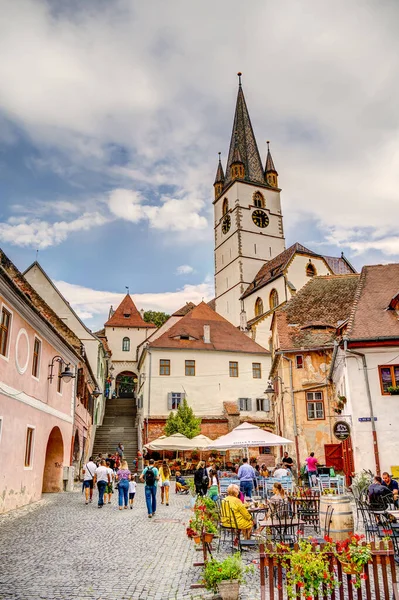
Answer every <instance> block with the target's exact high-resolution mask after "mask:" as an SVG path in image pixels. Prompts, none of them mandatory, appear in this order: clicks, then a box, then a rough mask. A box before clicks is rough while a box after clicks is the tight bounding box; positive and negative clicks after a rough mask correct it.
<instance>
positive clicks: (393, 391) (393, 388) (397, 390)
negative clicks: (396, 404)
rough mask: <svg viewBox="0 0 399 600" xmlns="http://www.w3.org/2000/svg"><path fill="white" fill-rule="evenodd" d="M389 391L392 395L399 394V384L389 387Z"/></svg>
mask: <svg viewBox="0 0 399 600" xmlns="http://www.w3.org/2000/svg"><path fill="white" fill-rule="evenodd" d="M387 391H388V392H389V394H391V396H399V386H397V385H390V386H389V387H388V388H387Z"/></svg>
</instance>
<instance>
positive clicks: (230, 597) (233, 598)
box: [218, 579, 240, 600]
mask: <svg viewBox="0 0 399 600" xmlns="http://www.w3.org/2000/svg"><path fill="white" fill-rule="evenodd" d="M218 589H219V594H220V595H221V597H222V600H238V598H239V595H240V582H239V581H237V580H236V579H231V580H226V581H221V582H220V583H218Z"/></svg>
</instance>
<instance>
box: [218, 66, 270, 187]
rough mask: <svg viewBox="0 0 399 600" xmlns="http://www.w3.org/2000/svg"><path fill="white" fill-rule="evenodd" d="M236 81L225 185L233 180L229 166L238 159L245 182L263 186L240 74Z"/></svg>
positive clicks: (261, 171) (262, 173)
mask: <svg viewBox="0 0 399 600" xmlns="http://www.w3.org/2000/svg"><path fill="white" fill-rule="evenodd" d="M238 79H239V84H238V95H237V104H236V110H235V115H234V123H233V131H232V135H231V140H230V149H229V156H228V159H227V166H226V181H225V184H228V183H230V182H231V181H232V180H233V177H232V174H231V166H232V164H233V163H234V161H235V160H236V159H237V158H238V157H239V159H240V162H242V164H243V165H244V172H245V180H246V181H252V182H254V183H263V184H264V183H265V178H264V171H263V167H262V161H261V159H260V155H259V150H258V146H257V144H256V140H255V135H254V132H253V129H252V125H251V119H250V118H249V113H248V109H247V105H246V102H245V98H244V92H243V90H242V84H241V73H238Z"/></svg>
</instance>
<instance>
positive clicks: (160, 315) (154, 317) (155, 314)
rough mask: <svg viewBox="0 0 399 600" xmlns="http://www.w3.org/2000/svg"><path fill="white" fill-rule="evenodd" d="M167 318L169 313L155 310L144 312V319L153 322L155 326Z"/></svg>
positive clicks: (159, 325)
mask: <svg viewBox="0 0 399 600" xmlns="http://www.w3.org/2000/svg"><path fill="white" fill-rule="evenodd" d="M168 319H169V315H167V314H166V313H164V312H159V311H156V310H147V311H146V312H145V313H144V321H145V322H146V323H154V325H156V326H157V327H161V326H162V325H163V324H164V323H165V321H167V320H168Z"/></svg>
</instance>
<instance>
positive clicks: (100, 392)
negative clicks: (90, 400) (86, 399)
mask: <svg viewBox="0 0 399 600" xmlns="http://www.w3.org/2000/svg"><path fill="white" fill-rule="evenodd" d="M101 394H102V391H101V390H100V389H99V388H98V386H96V387H95V389H94V390H93V391H92V393H91V395H92V396H94V398H98V397H99V396H101Z"/></svg>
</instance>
